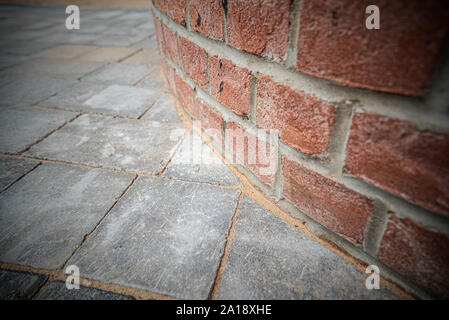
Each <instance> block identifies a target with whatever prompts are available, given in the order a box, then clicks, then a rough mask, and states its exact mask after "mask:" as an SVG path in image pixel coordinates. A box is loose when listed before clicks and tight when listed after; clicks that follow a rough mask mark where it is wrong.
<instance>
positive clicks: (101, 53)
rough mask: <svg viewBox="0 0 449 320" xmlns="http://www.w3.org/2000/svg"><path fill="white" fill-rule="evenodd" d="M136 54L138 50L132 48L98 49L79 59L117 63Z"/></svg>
mask: <svg viewBox="0 0 449 320" xmlns="http://www.w3.org/2000/svg"><path fill="white" fill-rule="evenodd" d="M134 52H136V49H131V48H119V47H110V48H96V49H94V50H93V51H90V52H88V53H86V54H83V55H82V56H81V57H79V59H80V60H84V61H95V62H117V61H119V60H120V59H123V58H125V57H128V56H130V55H131V54H132V53H134Z"/></svg>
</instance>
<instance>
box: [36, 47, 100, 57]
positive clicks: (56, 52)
mask: <svg viewBox="0 0 449 320" xmlns="http://www.w3.org/2000/svg"><path fill="white" fill-rule="evenodd" d="M95 48H96V47H93V46H84V45H71V44H65V45H61V46H57V47H55V48H51V49H48V50H44V51H41V52H39V53H37V54H36V56H39V57H45V58H59V59H72V58H77V57H79V56H81V55H83V54H86V53H88V52H90V51H93V50H95Z"/></svg>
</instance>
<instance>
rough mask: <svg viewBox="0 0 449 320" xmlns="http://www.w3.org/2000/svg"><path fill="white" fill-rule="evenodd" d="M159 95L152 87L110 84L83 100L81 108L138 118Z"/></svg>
mask: <svg viewBox="0 0 449 320" xmlns="http://www.w3.org/2000/svg"><path fill="white" fill-rule="evenodd" d="M160 96H161V93H159V91H157V90H153V89H144V88H136V87H129V86H121V85H112V86H109V87H107V88H106V89H104V90H103V91H101V92H99V93H97V94H96V95H94V96H92V97H91V98H90V99H88V100H87V101H85V102H84V103H83V109H84V110H92V111H95V112H99V113H105V114H111V115H120V116H124V117H130V118H138V117H139V116H140V115H141V114H143V113H144V112H145V111H146V110H148V108H150V107H151V106H152V105H153V104H154V103H155V102H156V101H157V100H158V99H159V98H160ZM155 120H156V119H155ZM156 121H157V120H156Z"/></svg>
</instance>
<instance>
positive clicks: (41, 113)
mask: <svg viewBox="0 0 449 320" xmlns="http://www.w3.org/2000/svg"><path fill="white" fill-rule="evenodd" d="M76 116H77V113H74V112H70V111H60V110H45V109H37V108H22V107H0V153H12V154H13V153H19V152H21V151H23V150H25V149H26V148H28V147H29V146H30V145H32V144H33V143H36V142H37V141H39V140H40V139H42V138H43V137H45V136H46V135H47V134H49V133H51V132H52V131H53V130H55V129H57V128H59V127H60V126H62V125H63V124H64V123H66V122H67V121H70V120H72V119H73V118H75V117H76Z"/></svg>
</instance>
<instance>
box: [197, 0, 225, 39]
mask: <svg viewBox="0 0 449 320" xmlns="http://www.w3.org/2000/svg"><path fill="white" fill-rule="evenodd" d="M221 3H222V0H190V1H189V15H190V24H191V26H192V29H193V30H195V31H197V32H199V33H202V34H204V35H205V36H207V37H210V38H213V39H219V40H224V34H223V30H224V22H223V7H222V4H221Z"/></svg>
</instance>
